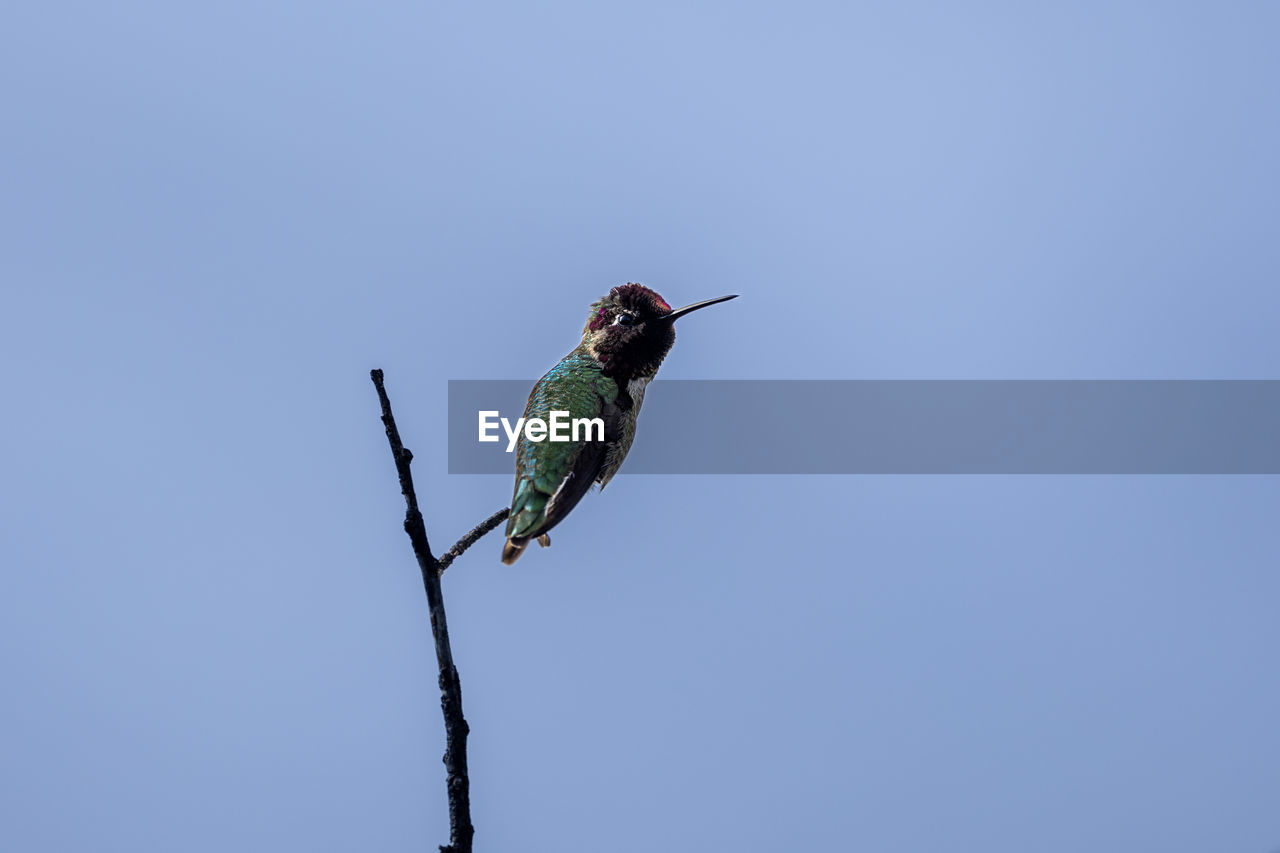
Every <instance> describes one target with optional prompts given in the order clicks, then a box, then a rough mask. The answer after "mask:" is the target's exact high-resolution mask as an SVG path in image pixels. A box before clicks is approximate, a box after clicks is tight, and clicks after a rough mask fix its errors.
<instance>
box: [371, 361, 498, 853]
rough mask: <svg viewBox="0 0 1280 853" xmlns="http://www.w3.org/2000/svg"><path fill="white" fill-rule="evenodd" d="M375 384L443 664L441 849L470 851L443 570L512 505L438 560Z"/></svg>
mask: <svg viewBox="0 0 1280 853" xmlns="http://www.w3.org/2000/svg"><path fill="white" fill-rule="evenodd" d="M369 375H370V378H371V379H373V385H374V387H375V388H377V389H378V400H379V401H380V402H381V403H382V423H383V426H385V427H386V430H387V441H388V442H389V443H390V444H391V455H392V456H393V457H395V463H396V473H397V474H399V476H400V491H401V493H402V494H403V495H404V501H405V514H404V531H405V533H407V534H409V541H410V543H411V544H412V545H413V553H414V556H415V557H417V559H418V570H419V571H420V572H421V573H422V585H423V586H424V587H425V588H426V591H427V608H428V609H429V610H430V613H431V634H432V637H433V638H434V639H435V645H436V663H437V664H438V665H439V668H440V679H439V681H440V709H441V711H442V712H443V713H444V732H445V751H444V766H445V774H446V785H447V787H448V791H449V844H448V845H441V847H440V852H441V853H471V841H472V837H473V836H474V835H475V828H474V827H473V826H472V825H471V781H470V778H469V777H468V776H467V734H468V732H470V727H469V726H468V725H467V721H466V718H465V717H463V715H462V683H461V682H460V681H459V679H458V668H457V667H456V666H454V665H453V650H452V649H451V648H450V646H449V624H448V622H447V621H446V619H445V612H444V593H443V592H442V590H441V588H440V574H441V573H442V572H443V571H444V570H445V569H446V568H447V567H448V566H449V564H450V563H452V562H453V561H454V560H455V559H456V558H457V557H459V556H461V555H462V553H463V552H464V551H466V550H467V548H470V547H471V546H472V545H473V544H475V543H476V542H477V541H478V540H479V539H480V537H482V536H484V535H485V534H486V533H488V532H489V531H490V530H492V529H493V528H495V527H497V526H498V524H499V523H501V522H502V520H503V519H504V518H506V517H507V512H508V510H505V509H504V510H501V511H500V512H496V513H494V514H493V515H492V516H490V517H489V518H488V519H486V520H485V521H483V522H481V523H480V524H479V525H477V526H476V527H475V528H474V529H473V530H471V532H470V533H468V534H467V535H466V536H463V537H462V539H460V540H459V541H458V543H457V544H456V545H454V546H453V547H452V548H450V549H449V550H448V551H447V552H446V553H445V555H444V557H443V558H441V559H440V560H437V559H436V558H435V557H434V556H433V555H432V553H431V544H430V543H429V542H428V541H427V527H426V524H425V522H424V521H423V520H422V512H421V510H419V509H418V496H417V494H416V492H415V491H414V488H413V472H412V471H411V470H410V467H409V463H411V462H412V461H413V454H412V453H411V452H410V451H409V449H408V448H407V447H405V446H404V444H403V443H402V442H401V441H400V431H399V430H398V429H396V420H395V416H393V415H392V414H391V401H390V400H389V399H388V398H387V390H386V388H385V387H384V385H383V380H382V371H381V370H373V371H371V372H370V374H369Z"/></svg>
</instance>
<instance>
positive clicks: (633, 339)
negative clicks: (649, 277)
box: [582, 284, 736, 378]
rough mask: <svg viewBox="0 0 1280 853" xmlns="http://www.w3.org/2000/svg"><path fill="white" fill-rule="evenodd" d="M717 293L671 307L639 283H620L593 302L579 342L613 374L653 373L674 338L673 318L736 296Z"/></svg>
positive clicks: (646, 374)
mask: <svg viewBox="0 0 1280 853" xmlns="http://www.w3.org/2000/svg"><path fill="white" fill-rule="evenodd" d="M735 296H736V294H734V295H733V296H721V297H719V298H717V299H708V300H706V301H704V302H695V303H693V304H692V305H686V306H685V307H683V308H677V309H675V310H674V311H673V310H672V309H671V306H670V305H668V304H667V301H666V300H665V299H663V298H662V297H661V296H659V295H658V294H657V292H656V291H653V290H650V289H649V288H647V287H645V286H644V285H642V284H623V285H619V286H618V287H615V288H614V289H613V290H610V291H609V292H608V293H607V294H605V296H603V297H602V298H600V299H598V300H596V301H595V302H594V303H593V304H592V305H591V313H590V314H589V315H588V316H587V325H586V326H584V327H583V329H582V345H583V346H584V347H585V348H586V349H587V352H589V353H590V354H591V356H592V357H593V358H595V359H596V360H597V361H599V362H601V363H602V364H603V365H604V366H605V372H606V373H609V374H611V375H615V376H625V377H626V378H631V377H634V376H652V375H653V374H654V373H656V372H657V371H658V367H659V365H661V364H662V360H663V359H664V358H666V355H667V352H668V351H670V349H671V345H672V344H674V343H675V341H676V330H675V321H676V320H677V319H679V318H680V317H683V316H684V315H685V314H688V313H690V312H691V311H697V310H698V309H699V308H705V307H707V306H708V305H715V304H716V303H717V302H724V301H726V300H729V299H733V298H735Z"/></svg>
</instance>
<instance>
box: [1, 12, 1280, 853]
mask: <svg viewBox="0 0 1280 853" xmlns="http://www.w3.org/2000/svg"><path fill="white" fill-rule="evenodd" d="M1277 32H1280V11H1277V7H1276V6H1275V5H1274V4H1265V3H1207V2H1205V3H1178V2H1172V3H1170V2H1161V3H1156V2H1149V3H1136V2H1118V3H1117V2H1111V3H1092V2H1089V3H1077V4H1062V3H1052V4H1049V3H1040V4H1027V3H967V4H929V3H910V2H908V3H879V4H860V5H853V4H843V3H842V4H815V3H788V4H781V3H778V4H772V5H767V6H766V5H759V4H741V3H713V4H690V3H675V4H664V3H645V4H630V5H627V6H625V7H623V6H617V5H611V4H600V3H580V4H578V3H550V4H512V5H502V4H448V5H445V4H432V3H388V4H372V5H370V4H346V5H337V4H317V3H279V2H266V3H251V4H250V3H229V4H228V3H223V4H204V5H200V6H197V5H193V4H172V3H160V2H155V3H138V2H127V0H126V2H121V3H111V4H103V3H58V2H50V3H34V2H19V3H9V4H7V5H6V6H5V9H4V11H3V12H0V96H2V97H0V103H3V104H4V115H5V118H4V129H3V132H2V133H0V281H2V282H3V291H2V297H0V298H2V304H0V356H2V357H3V361H4V364H5V366H6V377H7V379H6V393H5V400H6V402H5V407H4V412H5V414H4V417H3V419H0V439H2V443H0V446H2V447H3V455H2V456H0V466H2V468H0V477H2V479H3V483H4V488H3V489H2V490H0V502H2V504H0V517H2V518H3V522H2V523H0V529H2V530H3V537H2V539H0V566H2V573H0V583H2V587H0V677H2V678H3V690H4V696H5V699H4V701H3V702H0V846H3V847H4V849H6V850H13V851H64V850H65V851H84V850H93V851H138V850H145V851H152V850H154V851H170V850H182V851H192V853H202V851H219V853H221V851H226V850H243V851H278V850H299V851H368V850H378V851H421V850H432V849H434V848H435V845H436V844H438V843H441V842H443V841H445V840H446V821H445V805H444V802H445V801H444V785H443V770H442V767H441V765H440V762H439V755H440V753H441V751H442V748H443V733H442V729H441V724H440V716H439V710H438V702H437V692H436V687H435V672H434V658H433V654H432V652H431V648H430V635H429V630H428V625H427V620H426V607H425V601H424V597H423V595H422V589H421V583H420V581H419V579H418V577H417V573H416V569H415V567H414V564H413V562H412V558H411V554H410V552H409V548H408V543H407V540H406V539H405V537H404V535H403V533H402V532H401V530H400V517H401V512H402V504H401V500H400V496H399V493H398V490H397V487H396V484H395V480H394V472H393V470H392V467H391V461H390V457H389V453H388V452H387V448H386V444H385V440H384V437H383V435H382V430H381V426H380V424H379V422H378V419H377V407H376V400H375V397H374V394H373V389H372V387H371V385H370V383H369V380H368V371H369V369H370V368H371V367H382V368H384V369H385V370H386V371H387V379H388V386H389V389H390V391H391V393H392V395H393V400H394V402H395V405H396V409H397V414H398V416H399V419H400V425H401V429H402V430H403V432H404V434H405V440H406V443H407V444H408V445H409V446H410V447H411V448H412V449H413V450H414V451H415V452H416V454H417V463H416V466H417V476H418V478H419V483H420V486H421V490H422V497H423V501H424V504H425V509H426V513H427V518H428V524H429V529H430V531H431V533H432V535H433V542H434V544H435V545H436V547H437V549H438V550H442V549H443V548H444V547H447V546H448V545H449V544H450V543H451V542H452V541H453V539H454V538H456V537H457V536H458V535H459V534H461V533H462V532H463V531H464V530H466V529H467V528H469V527H470V526H471V525H472V524H474V523H475V522H476V521H478V520H480V519H481V518H483V517H484V516H486V515H487V514H489V513H490V512H492V511H494V510H496V509H498V508H499V507H501V506H503V505H504V504H505V503H506V501H507V500H508V499H509V497H510V489H511V484H510V479H509V478H507V477H496V476H490V477H484V476H474V477H464V476H455V477H449V476H448V475H447V474H446V473H445V468H446V454H445V446H444V440H443V439H444V429H445V411H444V406H445V388H446V381H447V380H448V379H464V378H509V379H514V378H525V377H527V378H529V379H533V378H535V377H536V376H538V375H540V374H541V373H542V372H543V371H544V370H545V369H546V368H547V367H549V366H550V365H551V364H553V363H554V362H555V361H556V360H557V359H558V358H559V357H560V356H562V355H563V354H564V353H565V352H567V351H568V350H569V349H570V348H571V347H572V346H573V345H574V343H575V342H576V339H577V335H578V332H579V330H580V328H581V325H582V322H583V319H584V316H585V311H586V308H587V305H588V304H589V303H590V302H591V301H592V300H593V299H595V298H597V297H598V296H599V295H600V294H601V293H603V292H604V291H605V290H606V289H607V288H608V287H609V286H611V285H614V284H618V283H621V282H623V281H627V280H638V281H642V282H645V283H647V284H650V285H651V286H653V287H655V288H656V289H657V290H659V291H660V292H661V293H662V294H663V296H665V297H666V298H667V300H668V301H670V302H671V303H672V304H683V303H685V302H689V301H693V300H695V299H701V298H706V297H710V296H716V295H719V294H721V293H727V292H736V293H740V294H742V298H741V299H739V300H737V301H736V302H733V303H730V304H729V305H727V306H723V307H718V308H715V309H710V310H708V311H707V312H706V313H705V314H703V315H700V316H699V317H696V318H691V319H690V320H688V321H683V322H684V323H686V324H687V327H686V328H682V329H681V336H680V340H679V341H678V342H677V344H676V347H675V349H674V351H673V353H672V355H671V357H670V358H669V359H668V362H667V365H666V366H665V367H664V368H663V376H666V377H684V378H722V377H723V378H930V379H948V378H960V379H963V378H1212V377H1225V378H1276V376H1277V367H1276V365H1277V358H1278V356H1280V341H1278V339H1277V335H1276V328H1277V321H1278V319H1280V290H1278V289H1277V286H1276V283H1277V282H1278V281H1280V240H1277V239H1276V232H1277V223H1278V222H1280V167H1278V165H1277V164H1278V162H1280V161H1278V160H1277V157H1276V152H1277V151H1280V118H1278V117H1280V89H1278V88H1277V85H1276V81H1277V79H1280V58H1278V57H1280V54H1278V53H1277V51H1276V37H1277ZM713 311H714V312H717V316H715V317H713V316H712V312H713ZM655 387H656V386H655ZM659 405H661V398H660V396H658V395H657V394H655V395H653V396H652V398H651V399H650V400H648V401H647V403H646V407H652V406H659ZM641 427H642V428H641V430H640V438H639V439H638V440H639V441H640V442H643V441H644V430H643V419H642V421H641ZM822 440H826V441H831V442H833V443H834V442H838V441H839V440H840V435H839V425H838V424H834V425H832V428H831V430H830V432H829V433H827V434H826V437H825V438H823V439H822ZM1277 509H1280V482H1278V481H1277V478H1274V477H873V476H868V477H659V476H653V477H627V478H622V479H619V480H618V481H617V482H616V483H615V484H614V485H612V486H611V487H610V488H609V489H608V490H607V491H606V492H605V493H604V494H603V495H592V496H590V497H589V498H588V499H587V500H585V501H584V502H583V504H582V505H581V506H580V507H579V508H578V509H577V510H576V511H575V512H574V514H573V516H572V517H571V518H570V520H569V521H568V522H567V523H566V524H564V525H563V526H562V527H561V528H560V529H559V530H558V532H557V536H556V542H555V545H554V546H553V548H552V549H551V550H549V551H540V552H539V551H537V550H535V551H534V552H532V553H530V554H527V555H526V556H525V558H524V559H523V560H522V561H521V562H520V563H519V564H518V565H517V566H515V567H513V568H506V567H503V566H501V565H500V564H499V562H498V551H499V540H498V539H497V538H496V537H494V538H491V539H487V540H485V541H484V542H483V543H482V544H481V545H480V546H479V547H478V548H477V549H476V550H474V551H473V552H472V553H470V554H468V555H467V556H466V558H464V559H463V560H462V561H460V562H459V563H458V564H457V565H456V567H455V568H454V569H451V570H450V571H449V573H448V575H447V577H446V578H445V593H446V596H447V600H448V605H449V615H450V620H451V624H452V629H453V639H454V647H455V651H456V655H457V659H458V664H459V666H460V668H461V672H462V679H463V687H464V697H465V703H466V710H467V714H468V717H469V718H470V720H471V723H472V727H473V735H472V741H471V758H472V793H473V797H474V804H475V808H474V819H475V823H476V826H477V836H476V837H477V845H478V846H477V849H478V850H482V851H504V853H540V852H541V851H547V852H548V853H551V851H555V853H566V851H583V853H599V851H609V853H630V851H652V850H672V851H704V850H735V851H747V852H748V853H754V851H761V853H763V852H764V851H777V850H821V851H825V850H832V851H837V850H839V851H843V850H851V849H856V850H868V851H880V853H896V852H897V851H902V853H914V852H915V851H925V850H973V851H977V850H981V851H986V853H1003V851H1009V853H1014V852H1015V851H1017V853H1022V851H1027V850H1036V851H1046V853H1079V851H1084V850H1088V851H1092V853H1133V851H1157V850H1158V851H1161V853H1193V851H1195V853H1203V851H1208V850H1212V851H1215V853H1221V852H1222V851H1239V853H1265V851H1268V850H1272V849H1274V848H1275V847H1276V846H1277V845H1280V809H1277V794H1278V793H1280V737H1277V720H1280V686H1278V682H1277V679H1276V660H1275V653H1276V652H1275V650H1276V649H1277V648H1280V619H1278V618H1277V611H1276V601H1277V600H1280V578H1278V577H1277V572H1276V563H1277V560H1276V554H1277V550H1278V546H1280V532H1278V530H1277V524H1276V518H1277Z"/></svg>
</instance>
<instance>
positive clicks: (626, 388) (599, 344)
mask: <svg viewBox="0 0 1280 853" xmlns="http://www.w3.org/2000/svg"><path fill="white" fill-rule="evenodd" d="M735 296H736V294H734V295H732V296H721V297H719V298H718V299H708V300H706V301H705V302H695V303H693V304H692V305H686V306H685V307H683V308H677V309H676V310H674V311H673V310H671V306H670V305H668V304H667V302H666V300H664V299H663V298H662V297H661V296H659V295H658V294H657V293H655V292H654V291H652V290H650V289H649V288H647V287H644V286H643V285H639V284H624V285H621V286H619V287H615V288H613V289H612V290H610V291H609V293H608V294H607V295H606V296H604V297H603V298H602V299H599V300H598V301H596V302H595V303H593V304H592V306H591V313H590V314H589V315H588V317H587V324H586V326H585V327H584V328H583V330H582V343H580V344H578V346H577V348H576V349H574V351H573V352H571V353H569V354H568V355H566V356H565V357H564V358H562V359H561V360H560V363H559V364H557V365H556V366H555V367H553V368H551V369H550V370H549V371H547V374H546V375H545V376H543V377H542V378H541V379H539V380H538V382H537V384H536V385H534V386H533V392H532V393H530V394H529V404H528V405H527V406H526V407H525V412H524V417H525V424H526V426H527V424H528V423H529V422H530V421H531V420H533V419H541V420H542V421H543V422H544V423H547V422H549V421H550V420H551V418H552V413H553V412H557V411H558V412H568V413H569V417H570V418H572V419H580V418H581V419H597V418H598V419H599V420H600V421H602V422H603V430H600V429H597V430H596V431H595V432H594V433H593V432H592V431H591V430H590V429H587V430H585V431H584V432H585V435H584V434H583V432H577V431H576V430H575V432H574V433H573V434H572V438H571V439H570V440H568V441H561V440H556V441H551V440H543V441H532V440H530V439H529V430H528V429H527V428H526V429H525V431H524V432H522V433H521V435H520V439H519V443H518V444H517V445H516V485H515V494H514V495H513V497H512V498H511V516H510V518H508V520H507V533H506V535H507V542H506V545H505V546H503V549H502V562H504V563H506V564H507V565H510V564H512V563H514V562H515V561H516V560H518V559H520V554H521V553H523V552H524V549H525V546H527V545H528V544H529V540H530V539H537V540H538V543H539V544H541V545H544V546H545V545H549V544H551V540H550V538H549V537H548V536H547V531H549V530H550V529H551V528H553V527H555V526H556V525H557V524H559V523H560V522H561V521H562V520H564V517H565V516H566V515H568V514H569V511H570V510H572V509H573V508H574V506H576V505H577V503H578V501H579V500H581V499H582V496H583V495H585V494H586V493H587V490H588V489H589V488H590V487H591V484H592V483H599V484H600V488H602V489H603V488H604V487H605V485H606V484H607V483H608V482H609V480H610V479H612V478H613V475H614V474H616V473H618V468H619V467H621V465H622V460H623V459H625V458H626V456H627V451H628V450H630V449H631V441H632V439H633V438H635V434H636V416H637V415H638V414H639V413H640V405H641V404H642V403H643V402H644V389H645V386H647V385H648V384H649V380H651V379H653V377H654V374H656V373H657V372H658V368H659V367H661V366H662V360H663V359H664V358H666V355H667V353H668V352H669V351H670V350H671V345H672V344H674V343H675V340H676V330H675V321H676V320H677V319H679V318H680V317H683V316H684V315H686V314H689V313H690V312H693V311H697V310H698V309H700V308H706V307H707V306H708V305H715V304H716V303H718V302H724V301H726V300H729V299H733V298H735ZM601 433H603V434H601Z"/></svg>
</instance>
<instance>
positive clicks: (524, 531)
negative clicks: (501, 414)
mask: <svg viewBox="0 0 1280 853" xmlns="http://www.w3.org/2000/svg"><path fill="white" fill-rule="evenodd" d="M617 395H618V386H617V383H615V382H614V381H613V380H612V379H610V378H609V377H607V376H604V375H603V373H601V371H600V367H599V365H598V364H596V363H595V361H594V360H593V359H590V358H589V357H587V356H582V357H580V358H575V357H574V356H570V357H569V358H567V359H565V360H564V361H562V362H560V364H558V365H556V367H554V368H552V370H551V371H550V372H549V373H547V375H546V376H544V377H542V379H540V380H538V383H537V384H536V385H535V386H534V387H533V393H532V394H530V395H529V405H528V406H527V407H526V408H525V418H526V419H528V418H535V417H536V418H542V419H543V420H545V421H548V422H550V417H551V412H552V411H568V412H569V417H570V420H572V419H574V418H597V417H598V418H603V419H604V420H605V425H606V426H605V440H604V441H603V442H602V441H599V440H595V441H592V440H588V439H589V437H593V436H592V435H591V432H590V431H584V432H580V433H579V436H578V440H577V441H566V442H552V441H550V440H546V441H542V442H537V443H534V442H531V441H528V440H527V439H526V438H525V437H524V435H523V434H522V435H521V437H520V440H519V442H518V443H517V446H516V484H515V493H514V495H513V496H512V498H511V516H510V518H508V520H507V533H506V535H507V537H508V538H511V537H515V538H519V539H531V538H533V537H535V536H540V535H541V534H543V533H545V532H547V531H548V530H550V529H551V528H552V527H554V526H555V525H556V524H557V523H559V522H560V520H561V519H563V518H564V517H565V516H566V515H568V514H569V510H571V509H573V507H574V506H575V505H577V503H578V501H579V500H581V499H582V496H583V495H584V494H586V493H587V490H588V489H589V488H590V487H591V483H592V482H593V481H594V480H595V478H596V475H597V474H598V473H599V471H600V466H601V464H602V462H603V460H604V454H605V449H606V447H607V446H608V444H609V442H610V440H611V439H610V433H612V432H616V429H611V428H610V424H611V423H613V422H616V417H615V415H614V408H615V407H614V405H613V404H614V400H615V399H616V398H617ZM584 433H585V434H584Z"/></svg>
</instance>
